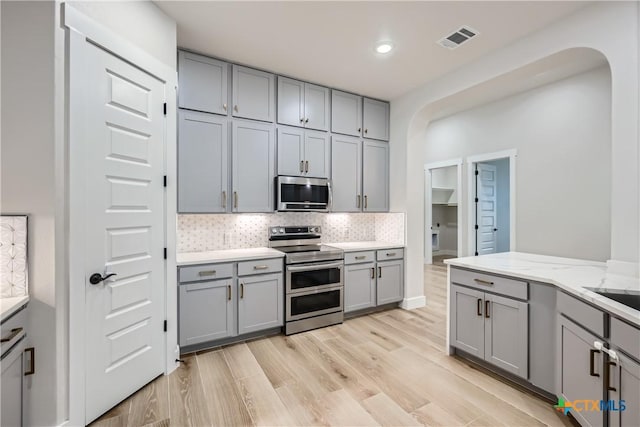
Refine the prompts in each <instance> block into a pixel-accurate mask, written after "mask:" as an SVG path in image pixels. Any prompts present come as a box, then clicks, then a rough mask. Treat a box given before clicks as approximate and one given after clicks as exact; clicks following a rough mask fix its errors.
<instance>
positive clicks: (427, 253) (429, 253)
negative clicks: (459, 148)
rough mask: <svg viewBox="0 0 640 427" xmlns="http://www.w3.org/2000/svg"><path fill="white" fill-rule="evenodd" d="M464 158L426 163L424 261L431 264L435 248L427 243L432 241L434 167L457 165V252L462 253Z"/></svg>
mask: <svg viewBox="0 0 640 427" xmlns="http://www.w3.org/2000/svg"><path fill="white" fill-rule="evenodd" d="M462 163H463V160H462V158H456V159H449V160H442V161H440V162H433V163H427V164H425V165H424V188H425V192H424V242H423V245H424V263H425V264H431V263H433V250H432V248H431V244H427V242H431V226H430V225H429V224H431V218H432V209H431V206H432V205H431V195H432V193H431V171H432V170H433V169H440V168H447V167H451V166H455V167H456V168H457V169H456V175H457V176H456V181H457V183H456V185H457V187H458V188H457V191H456V201H457V203H458V214H457V215H458V220H457V221H458V235H457V239H458V251H457V253H456V254H453V255H457V254H459V253H462V252H463V251H462V248H463V238H462V230H461V229H460V224H462V212H463V209H464V205H463V203H462Z"/></svg>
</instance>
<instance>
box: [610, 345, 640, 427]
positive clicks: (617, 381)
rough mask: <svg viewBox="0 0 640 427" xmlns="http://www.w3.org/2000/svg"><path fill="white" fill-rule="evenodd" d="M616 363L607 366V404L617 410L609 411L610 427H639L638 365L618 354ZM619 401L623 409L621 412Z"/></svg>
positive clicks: (639, 374) (639, 371)
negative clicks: (612, 405) (608, 376)
mask: <svg viewBox="0 0 640 427" xmlns="http://www.w3.org/2000/svg"><path fill="white" fill-rule="evenodd" d="M618 359H619V360H618V362H617V363H615V364H614V365H613V366H609V367H608V369H610V371H609V375H610V378H609V384H608V385H609V402H611V401H613V403H614V404H615V405H616V408H617V409H618V410H611V411H609V425H610V426H611V427H637V426H638V425H640V363H638V362H637V361H635V360H633V359H631V358H630V357H627V356H625V355H624V354H620V353H619V354H618ZM621 401H624V404H625V408H624V410H622V407H621Z"/></svg>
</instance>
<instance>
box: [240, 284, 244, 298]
mask: <svg viewBox="0 0 640 427" xmlns="http://www.w3.org/2000/svg"><path fill="white" fill-rule="evenodd" d="M242 298H244V283H240V299H242Z"/></svg>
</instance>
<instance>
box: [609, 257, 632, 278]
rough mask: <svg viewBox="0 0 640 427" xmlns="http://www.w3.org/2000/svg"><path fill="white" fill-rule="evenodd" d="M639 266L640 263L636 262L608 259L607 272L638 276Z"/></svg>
mask: <svg viewBox="0 0 640 427" xmlns="http://www.w3.org/2000/svg"><path fill="white" fill-rule="evenodd" d="M639 267H640V265H638V263H636V262H628V261H616V260H613V259H610V260H609V261H607V273H609V274H619V275H621V276H630V277H638V276H639V275H640V268H639Z"/></svg>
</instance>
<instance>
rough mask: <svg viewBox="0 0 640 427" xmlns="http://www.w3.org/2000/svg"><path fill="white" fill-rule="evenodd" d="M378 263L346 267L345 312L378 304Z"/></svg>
mask: <svg viewBox="0 0 640 427" xmlns="http://www.w3.org/2000/svg"><path fill="white" fill-rule="evenodd" d="M375 271H376V265H375V263H373V262H368V263H365V264H355V265H347V266H345V269H344V312H345V313H348V312H351V311H356V310H362V309H364V308H369V307H375V306H376V273H375Z"/></svg>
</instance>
